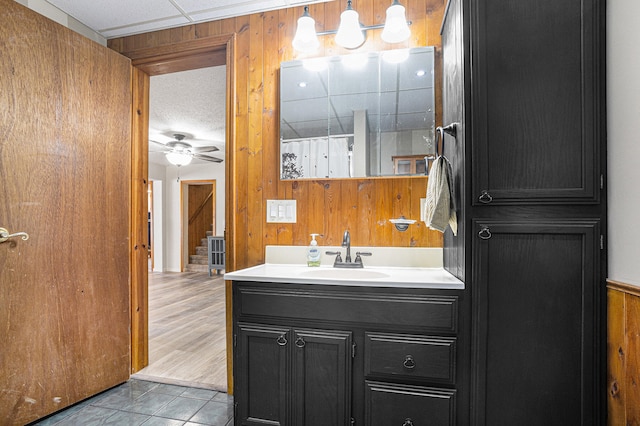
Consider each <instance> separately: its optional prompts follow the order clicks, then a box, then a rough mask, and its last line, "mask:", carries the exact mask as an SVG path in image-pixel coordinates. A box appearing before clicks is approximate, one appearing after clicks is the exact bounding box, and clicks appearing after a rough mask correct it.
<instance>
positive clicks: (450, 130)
mask: <svg viewBox="0 0 640 426" xmlns="http://www.w3.org/2000/svg"><path fill="white" fill-rule="evenodd" d="M457 131H458V126H457V123H451V124H449V125H447V126H444V127H442V126H438V127H436V155H437V156H438V157H439V156H441V155H444V134H445V133H446V134H448V135H449V136H453V137H454V139H455V138H456V134H457ZM438 139H439V140H440V142H441V143H442V149H441V150H440V151H441V152H438V147H439V146H440V144H439V143H438Z"/></svg>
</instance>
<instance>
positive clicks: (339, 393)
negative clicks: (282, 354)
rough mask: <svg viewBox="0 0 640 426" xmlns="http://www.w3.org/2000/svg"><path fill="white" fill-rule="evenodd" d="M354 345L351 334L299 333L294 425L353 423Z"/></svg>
mask: <svg viewBox="0 0 640 426" xmlns="http://www.w3.org/2000/svg"><path fill="white" fill-rule="evenodd" d="M351 345H352V333H351V332H350V331H329V330H309V329H304V330H302V329H296V330H295V332H294V342H293V347H292V350H293V351H294V358H293V359H294V374H293V377H294V388H293V400H294V407H295V408H294V410H295V417H294V418H295V419H296V421H295V423H294V424H296V425H304V426H325V425H336V426H339V425H345V426H347V425H350V424H351V379H352V376H351V364H352V357H351V354H352V349H351Z"/></svg>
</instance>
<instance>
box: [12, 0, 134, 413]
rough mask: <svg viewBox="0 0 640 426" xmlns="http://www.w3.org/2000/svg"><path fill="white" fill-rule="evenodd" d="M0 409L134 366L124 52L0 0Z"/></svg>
mask: <svg viewBox="0 0 640 426" xmlns="http://www.w3.org/2000/svg"><path fill="white" fill-rule="evenodd" d="M0 8H1V9H2V11H3V12H2V26H0V57H1V58H2V60H0V194H1V195H0V198H1V200H2V202H0V227H2V228H6V229H7V230H8V231H9V232H26V233H27V234H28V235H29V238H28V239H27V240H23V239H20V238H11V239H9V240H8V241H6V242H4V243H1V244H0V342H1V343H0V423H1V424H9V425H11V424H25V423H28V422H30V421H33V420H36V419H38V418H41V417H43V416H45V415H47V414H50V413H52V412H54V411H57V410H60V409H62V408H64V407H66V406H69V405H71V404H73V403H75V402H78V401H80V400H82V399H84V398H87V397H89V396H91V395H94V394H96V393H98V392H100V391H102V390H105V389H107V388H109V387H112V386H115V385H117V384H119V383H122V382H124V381H126V380H127V379H128V377H129V369H130V336H129V324H130V313H129V312H130V308H129V288H128V279H129V243H128V241H129V238H128V235H129V205H130V201H129V198H130V190H129V180H130V178H129V176H130V173H131V160H130V150H131V142H130V139H131V137H130V132H131V131H130V127H131V125H130V123H131V113H130V109H131V106H130V105H131V65H130V63H129V60H128V59H126V58H124V57H122V56H120V55H119V54H117V53H115V52H113V51H110V50H109V49H107V48H105V47H103V46H100V45H98V44H97V43H94V42H92V41H89V40H88V39H86V38H84V37H82V36H80V35H78V34H76V33H74V32H72V31H70V30H68V29H66V28H63V27H62V26H60V25H58V24H56V23H54V22H52V21H50V20H48V19H46V18H43V17H42V16H40V15H38V14H36V13H34V12H32V11H30V10H29V9H27V8H25V7H23V6H21V5H19V4H18V3H16V2H14V1H10V0H0Z"/></svg>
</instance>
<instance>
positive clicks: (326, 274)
mask: <svg viewBox="0 0 640 426" xmlns="http://www.w3.org/2000/svg"><path fill="white" fill-rule="evenodd" d="M300 276H301V277H310V278H330V279H334V280H341V279H342V280H372V279H376V278H389V277H390V275H389V274H385V273H384V272H379V271H371V270H368V269H339V268H334V269H325V268H322V269H320V268H318V269H309V270H307V271H304V272H302V273H300Z"/></svg>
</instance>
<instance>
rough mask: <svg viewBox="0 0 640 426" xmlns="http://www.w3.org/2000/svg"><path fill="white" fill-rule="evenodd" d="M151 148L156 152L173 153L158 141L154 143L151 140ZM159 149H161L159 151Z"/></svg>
mask: <svg viewBox="0 0 640 426" xmlns="http://www.w3.org/2000/svg"><path fill="white" fill-rule="evenodd" d="M149 142H150V143H149V148H150V149H152V150H153V151H154V152H171V149H170V148H169V147H168V146H167V145H165V144H163V143H162V142H158V141H154V140H151V139H149ZM158 148H159V149H158Z"/></svg>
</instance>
